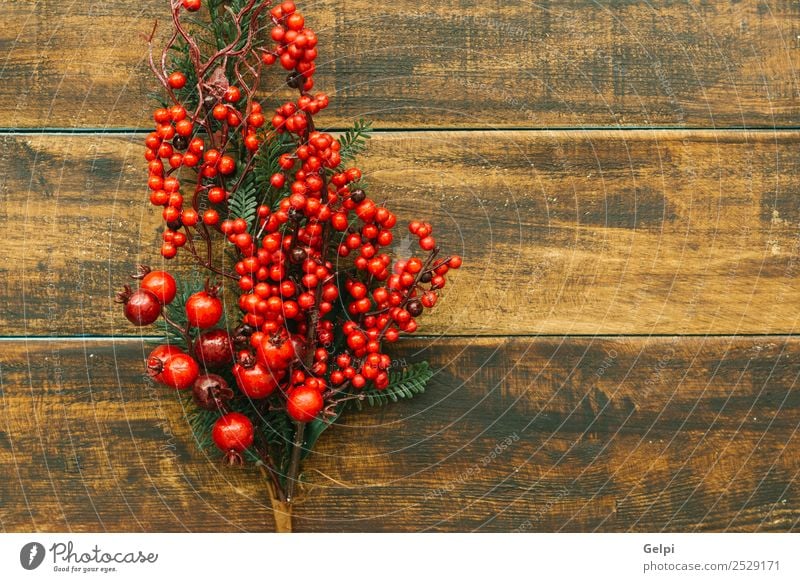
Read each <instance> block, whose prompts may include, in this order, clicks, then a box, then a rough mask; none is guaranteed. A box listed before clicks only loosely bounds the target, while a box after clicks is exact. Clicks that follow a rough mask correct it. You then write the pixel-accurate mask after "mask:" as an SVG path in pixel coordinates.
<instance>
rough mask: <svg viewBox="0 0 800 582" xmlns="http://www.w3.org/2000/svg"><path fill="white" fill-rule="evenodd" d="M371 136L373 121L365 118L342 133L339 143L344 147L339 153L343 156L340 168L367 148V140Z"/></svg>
mask: <svg viewBox="0 0 800 582" xmlns="http://www.w3.org/2000/svg"><path fill="white" fill-rule="evenodd" d="M371 137H372V122H371V121H367V120H365V119H359V120H358V121H356V122H355V124H353V127H351V128H350V129H348V130H347V131H346V132H344V133H343V134H342V135H340V136H339V144H340V145H341V146H342V148H341V149H340V150H339V155H340V156H341V158H342V163H341V164H340V165H339V168H341V167H342V166H344V165H345V164H346V163H347V162H349V161H352V160H354V159H355V158H356V157H357V156H358V155H359V154H361V152H363V151H364V150H365V149H367V140H368V139H370V138H371Z"/></svg>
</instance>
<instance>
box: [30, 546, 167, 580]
mask: <svg viewBox="0 0 800 582" xmlns="http://www.w3.org/2000/svg"><path fill="white" fill-rule="evenodd" d="M48 556H49V558H50V560H49V563H50V564H51V565H52V570H53V572H63V573H74V574H94V573H99V574H109V573H113V572H118V571H119V570H120V568H119V566H122V565H134V564H136V565H147V564H155V563H156V562H157V561H158V554H157V553H155V552H145V551H143V550H139V549H136V550H122V551H115V550H110V551H106V550H104V549H103V548H101V547H100V546H99V545H97V544H95V545H94V546H93V547H91V548H88V549H83V548H80V549H79V548H76V546H75V544H74V543H73V542H72V541H71V540H70V541H67V542H56V543H54V544H53V545H51V546H50V548H49V549H45V547H44V545H43V544H41V543H39V542H29V543H27V544H25V545H24V546H22V549H21V550H20V552H19V562H20V565H21V566H22V567H23V568H24V569H25V570H35V569H36V568H38V567H40V566H41V565H42V564H43V563H44V562H45V559H46V558H47V557H48Z"/></svg>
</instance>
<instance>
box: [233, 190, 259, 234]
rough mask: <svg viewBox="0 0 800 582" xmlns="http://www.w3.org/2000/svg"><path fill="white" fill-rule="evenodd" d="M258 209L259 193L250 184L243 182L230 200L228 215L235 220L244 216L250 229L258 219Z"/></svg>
mask: <svg viewBox="0 0 800 582" xmlns="http://www.w3.org/2000/svg"><path fill="white" fill-rule="evenodd" d="M257 210H258V194H257V192H256V189H255V188H254V187H252V186H251V185H250V184H242V185H241V186H239V188H238V189H237V190H236V192H234V193H233V196H231V198H230V200H228V217H229V218H230V219H231V220H233V219H236V218H242V219H244V221H245V222H246V223H247V228H248V230H249V229H250V227H251V226H252V225H253V223H254V221H255V219H256V212H257Z"/></svg>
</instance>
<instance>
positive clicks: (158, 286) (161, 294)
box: [139, 271, 177, 305]
mask: <svg viewBox="0 0 800 582" xmlns="http://www.w3.org/2000/svg"><path fill="white" fill-rule="evenodd" d="M139 286H140V288H141V289H144V290H145V291H150V293H152V294H153V295H155V296H156V298H157V299H158V301H159V302H160V303H161V304H162V305H167V304H169V303H172V300H173V299H175V293H176V291H177V286H176V285H175V279H174V278H173V277H172V275H170V274H169V273H167V272H166V271H150V272H149V273H147V274H146V275H145V276H144V277H143V278H142V282H141V283H140V285H139Z"/></svg>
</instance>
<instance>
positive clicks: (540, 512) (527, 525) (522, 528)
mask: <svg viewBox="0 0 800 582" xmlns="http://www.w3.org/2000/svg"><path fill="white" fill-rule="evenodd" d="M567 495H569V489H567V488H566V487H562V488H561V489H559V490H558V492H557V493H556V494H555V495H553V496H551V497H550V498H549V499H548V500H547V503H545V504H544V505H541V506H539V509H537V510H536V513H535V514H534V515H533V516H532V517H531V518H530V519H526V520H525V521H524V522H522V523H521V524H520V525H519V526H517V527H516V528H514V529H513V530H511V533H524V532H526V531H530V530H532V529H533V526H534V525H535V524H536V523H537V522H539V521H540V520H541V519H542V517H544V516H545V515H546V514H547V513H549V512H550V510H551V509H553V506H554V505H555V504H556V503H558V502H559V501H561V500H562V499H564V498H565V497H566V496H567Z"/></svg>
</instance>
